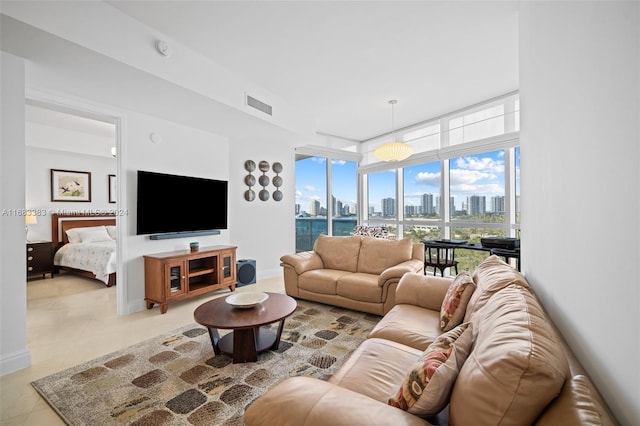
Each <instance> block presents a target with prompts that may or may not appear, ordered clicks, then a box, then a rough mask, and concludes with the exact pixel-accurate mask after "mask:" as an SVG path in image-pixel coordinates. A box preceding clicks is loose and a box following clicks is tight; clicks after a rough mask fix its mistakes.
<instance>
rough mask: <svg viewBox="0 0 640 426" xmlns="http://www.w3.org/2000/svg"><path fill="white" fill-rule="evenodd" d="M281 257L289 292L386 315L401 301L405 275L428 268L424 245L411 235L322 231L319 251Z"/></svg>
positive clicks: (318, 245)
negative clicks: (397, 297)
mask: <svg viewBox="0 0 640 426" xmlns="http://www.w3.org/2000/svg"><path fill="white" fill-rule="evenodd" d="M280 261H281V265H282V267H283V269H284V286H285V291H286V293H287V294H288V295H289V296H291V297H295V298H299V299H306V300H312V301H315V302H320V303H326V304H329V305H334V306H340V307H343V308H349V309H354V310H357V311H362V312H369V313H372V314H377V315H384V314H386V313H387V312H388V311H389V309H391V308H392V307H393V306H394V305H395V292H396V287H397V285H398V282H399V281H400V278H402V276H403V275H404V274H405V273H407V272H419V271H422V269H423V265H424V245H423V244H422V243H413V242H412V241H411V240H409V239H403V240H386V239H380V238H373V237H367V236H357V235H356V236H349V237H330V236H327V235H323V234H321V235H320V236H319V237H318V239H317V240H316V243H315V245H314V249H313V251H307V252H302V253H296V254H290V255H286V256H282V257H281V258H280Z"/></svg>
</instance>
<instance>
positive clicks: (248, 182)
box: [244, 174, 256, 189]
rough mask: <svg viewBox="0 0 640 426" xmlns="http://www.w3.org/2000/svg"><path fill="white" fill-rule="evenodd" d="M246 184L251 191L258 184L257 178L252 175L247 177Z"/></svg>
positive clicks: (245, 178)
mask: <svg viewBox="0 0 640 426" xmlns="http://www.w3.org/2000/svg"><path fill="white" fill-rule="evenodd" d="M244 184H245V185H247V186H248V187H249V189H251V187H252V186H253V185H255V184H256V177H255V176H254V175H252V174H248V175H246V176H245V177H244Z"/></svg>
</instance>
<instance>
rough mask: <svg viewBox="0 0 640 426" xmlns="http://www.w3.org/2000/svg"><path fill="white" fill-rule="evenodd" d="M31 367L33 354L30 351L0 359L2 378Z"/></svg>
mask: <svg viewBox="0 0 640 426" xmlns="http://www.w3.org/2000/svg"><path fill="white" fill-rule="evenodd" d="M30 365H31V352H30V351H29V350H28V349H23V350H21V351H17V352H11V353H9V354H3V355H2V357H1V358H0V376H4V375H5V374H9V373H13V372H14V371H18V370H22V369H23V368H27V367H29V366H30Z"/></svg>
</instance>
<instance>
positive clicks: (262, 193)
mask: <svg viewBox="0 0 640 426" xmlns="http://www.w3.org/2000/svg"><path fill="white" fill-rule="evenodd" d="M258 196H259V197H260V199H261V200H262V201H267V200H268V199H269V191H267V190H266V189H262V190H260V192H259V193H258Z"/></svg>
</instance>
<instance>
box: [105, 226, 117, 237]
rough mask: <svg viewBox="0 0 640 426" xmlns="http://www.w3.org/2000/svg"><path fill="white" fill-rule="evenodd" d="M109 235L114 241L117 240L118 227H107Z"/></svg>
mask: <svg viewBox="0 0 640 426" xmlns="http://www.w3.org/2000/svg"><path fill="white" fill-rule="evenodd" d="M107 234H109V236H110V237H111V239H112V240H115V239H116V235H117V233H116V226H115V225H107Z"/></svg>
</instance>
